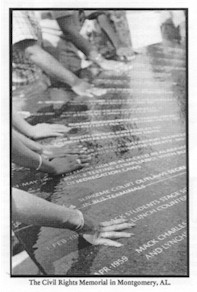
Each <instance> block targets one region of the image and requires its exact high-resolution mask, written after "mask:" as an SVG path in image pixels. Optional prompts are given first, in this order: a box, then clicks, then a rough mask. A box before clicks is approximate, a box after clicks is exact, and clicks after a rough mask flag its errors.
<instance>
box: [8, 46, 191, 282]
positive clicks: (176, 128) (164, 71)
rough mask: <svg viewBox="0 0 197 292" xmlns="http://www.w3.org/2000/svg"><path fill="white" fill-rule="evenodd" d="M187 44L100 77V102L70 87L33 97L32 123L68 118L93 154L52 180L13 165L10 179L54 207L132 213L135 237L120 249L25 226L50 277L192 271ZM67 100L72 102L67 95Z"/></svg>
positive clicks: (28, 105) (57, 141)
mask: <svg viewBox="0 0 197 292" xmlns="http://www.w3.org/2000/svg"><path fill="white" fill-rule="evenodd" d="M185 58H186V57H185V50H184V48H183V47H181V46H178V45H171V46H169V45H165V44H157V45H152V46H149V47H147V48H145V49H144V51H143V52H142V53H141V54H138V55H136V58H135V60H134V61H132V63H129V64H128V65H127V67H128V70H126V71H124V72H121V71H119V70H118V71H115V72H111V71H106V72H102V73H100V75H99V76H97V77H96V78H95V79H94V80H93V82H94V84H95V85H96V86H98V87H102V88H103V87H104V88H107V93H106V94H105V95H103V96H101V97H97V98H87V97H75V96H74V95H73V94H72V93H69V92H68V91H65V95H64V94H63V97H62V93H61V94H60V95H58V92H59V91H58V89H54V90H56V93H57V94H54V95H51V96H55V97H51V99H47V100H46V99H45V97H44V96H43V97H40V99H39V100H35V99H34V100H30V101H26V102H24V104H23V107H22V108H21V111H23V112H29V113H30V116H29V118H28V120H29V121H30V122H32V123H37V122H50V123H62V124H69V125H70V126H71V127H72V128H73V129H72V131H71V134H70V140H69V141H67V138H66V137H64V138H54V139H45V140H43V141H42V143H44V144H49V145H59V146H61V145H65V144H66V143H71V144H72V143H75V142H77V141H80V142H81V143H82V144H83V145H86V146H87V147H88V148H89V149H92V150H93V151H94V155H93V158H92V161H91V163H90V166H89V167H87V168H84V169H82V170H79V171H76V172H74V173H72V174H69V175H63V176H58V177H52V176H49V175H47V174H42V173H36V172H34V171H30V170H27V169H23V168H19V167H16V166H14V170H13V178H12V184H13V186H14V187H17V188H20V189H23V190H25V191H28V192H30V193H32V194H34V195H36V196H39V197H42V198H44V199H46V200H49V201H51V202H54V203H56V204H61V205H62V204H64V205H65V206H70V205H74V206H76V207H77V208H78V209H80V210H81V211H82V212H83V213H85V214H87V215H89V216H90V217H91V218H92V219H93V220H95V221H96V222H100V221H107V220H111V219H115V218H127V219H129V220H130V221H131V222H134V223H135V224H136V226H135V227H134V228H133V229H132V230H131V232H133V233H134V236H132V237H131V238H129V239H128V238H125V239H119V241H120V242H121V243H123V247H120V248H116V247H106V246H99V247H98V246H91V245H89V244H88V243H86V242H85V241H84V240H83V239H81V238H78V235H77V234H76V233H74V232H71V231H69V230H62V229H55V228H46V227H37V226H25V225H24V224H21V223H19V222H14V224H13V229H14V231H15V234H16V235H17V237H18V238H19V239H20V241H21V242H22V243H23V245H24V247H25V249H26V251H27V252H28V254H29V255H30V257H31V258H32V259H33V261H34V262H35V263H36V265H37V266H38V267H39V269H40V271H41V272H42V273H43V274H44V275H53V276H55V275H61V276H88V275H95V276H96V275H99V276H113V275H119V276H126V275H127V276H147V275H149V276H169V275H171V276H187V273H188V262H187V252H188V246H187V215H188V214H187V200H186V199H187V161H186V157H187V155H186V154H187V149H186V144H187V143H186V134H187V133H186V128H187V125H186V120H187V119H186V113H187V111H186V108H187V100H186V90H185V88H186V86H185V82H186V65H185ZM69 98H71V99H70V101H68V102H65V100H69Z"/></svg>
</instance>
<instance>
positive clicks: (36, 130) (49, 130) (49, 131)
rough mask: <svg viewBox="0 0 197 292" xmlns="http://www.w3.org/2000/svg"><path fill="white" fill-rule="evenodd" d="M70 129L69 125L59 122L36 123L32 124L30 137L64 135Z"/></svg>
mask: <svg viewBox="0 0 197 292" xmlns="http://www.w3.org/2000/svg"><path fill="white" fill-rule="evenodd" d="M70 130H71V128H70V127H67V126H64V125H59V124H46V123H42V124H37V125H35V126H32V130H31V133H30V135H31V137H32V138H33V139H39V138H46V137H58V136H65V134H66V133H68V132H69V131H70Z"/></svg>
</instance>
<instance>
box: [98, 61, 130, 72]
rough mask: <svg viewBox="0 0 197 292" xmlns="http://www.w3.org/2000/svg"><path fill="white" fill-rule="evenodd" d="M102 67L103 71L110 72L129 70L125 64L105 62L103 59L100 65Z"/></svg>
mask: <svg viewBox="0 0 197 292" xmlns="http://www.w3.org/2000/svg"><path fill="white" fill-rule="evenodd" d="M99 65H100V67H101V68H102V69H103V70H109V71H117V70H118V71H120V70H121V71H122V70H127V67H126V65H125V64H123V63H121V62H118V61H113V60H105V59H103V60H102V61H101V62H100V63H99Z"/></svg>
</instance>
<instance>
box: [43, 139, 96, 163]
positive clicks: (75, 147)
mask: <svg viewBox="0 0 197 292" xmlns="http://www.w3.org/2000/svg"><path fill="white" fill-rule="evenodd" d="M92 153H93V150H91V149H88V148H87V147H85V146H83V145H80V144H79V143H68V144H66V145H63V146H59V147H58V146H52V145H47V146H44V147H43V152H42V155H43V156H44V157H45V158H47V159H49V160H51V159H53V158H57V157H64V156H66V155H68V154H78V155H80V154H86V155H89V154H92Z"/></svg>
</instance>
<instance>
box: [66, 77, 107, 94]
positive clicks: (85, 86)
mask: <svg viewBox="0 0 197 292" xmlns="http://www.w3.org/2000/svg"><path fill="white" fill-rule="evenodd" d="M72 90H73V91H74V92H75V93H76V94H77V95H79V96H88V97H93V96H101V95H103V94H105V93H106V92H107V91H106V90H105V89H103V88H96V87H94V85H92V84H90V83H88V82H86V81H84V80H80V81H79V82H78V83H77V84H76V85H75V86H73V87H72Z"/></svg>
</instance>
